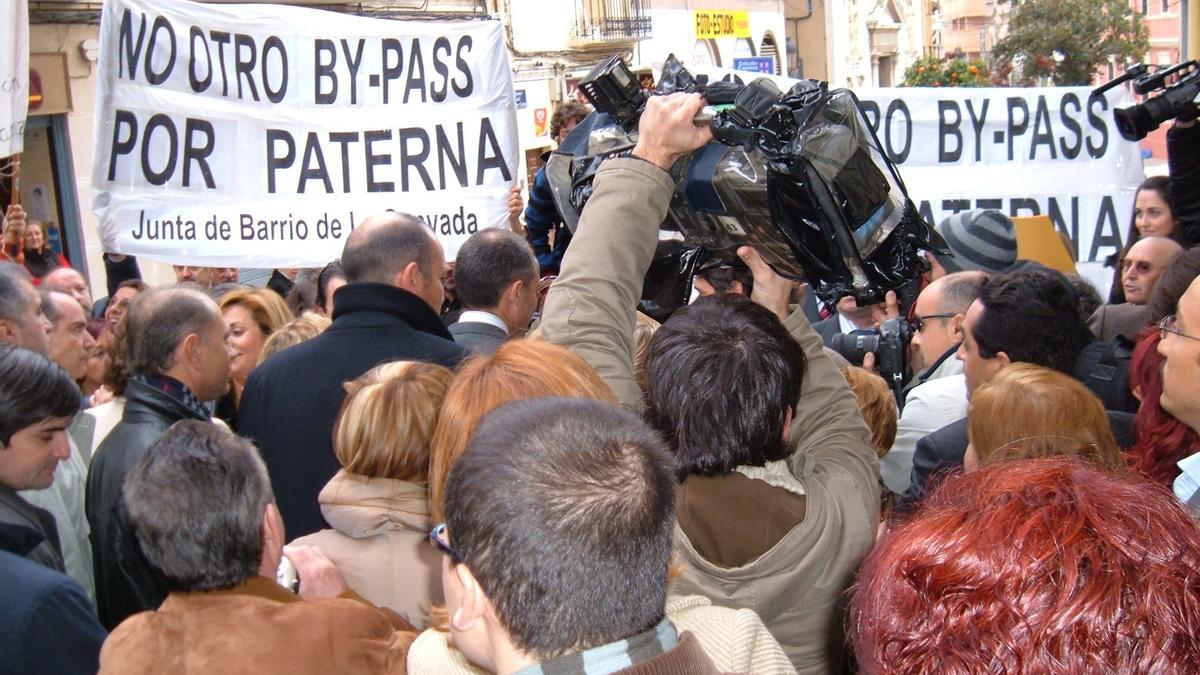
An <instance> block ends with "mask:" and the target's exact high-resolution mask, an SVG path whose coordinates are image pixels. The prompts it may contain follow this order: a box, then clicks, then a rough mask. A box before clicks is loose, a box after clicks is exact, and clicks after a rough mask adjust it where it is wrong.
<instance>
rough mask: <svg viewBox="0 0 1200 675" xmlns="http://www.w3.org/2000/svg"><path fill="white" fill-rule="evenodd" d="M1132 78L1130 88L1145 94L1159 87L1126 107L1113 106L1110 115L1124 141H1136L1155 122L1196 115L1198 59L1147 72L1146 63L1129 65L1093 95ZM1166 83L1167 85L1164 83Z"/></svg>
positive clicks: (1199, 96)
mask: <svg viewBox="0 0 1200 675" xmlns="http://www.w3.org/2000/svg"><path fill="white" fill-rule="evenodd" d="M1129 80H1133V90H1134V92H1136V93H1137V94H1138V95H1141V96H1145V95H1147V94H1149V93H1151V92H1153V91H1158V90H1162V93H1161V94H1159V95H1158V96H1153V97H1150V98H1147V99H1146V100H1144V101H1142V102H1141V103H1139V104H1137V105H1133V106H1129V107H1128V108H1117V109H1116V110H1114V111H1113V118H1114V119H1115V120H1116V123H1117V130H1118V131H1120V132H1121V137H1122V138H1124V139H1125V140H1128V141H1140V140H1142V139H1143V138H1145V137H1146V134H1148V133H1150V132H1151V131H1154V130H1155V129H1157V128H1158V125H1160V124H1162V123H1163V122H1165V121H1167V120H1169V119H1171V118H1173V117H1179V118H1184V119H1193V118H1195V117H1196V116H1197V115H1200V105H1198V104H1197V99H1200V62H1198V61H1184V62H1183V63H1179V64H1177V65H1174V66H1171V67H1169V68H1162V69H1158V70H1155V71H1154V72H1150V66H1147V65H1146V64H1144V63H1139V64H1137V65H1134V66H1130V67H1129V69H1128V70H1126V71H1125V72H1124V73H1122V74H1121V75H1120V76H1119V77H1117V78H1114V79H1113V80H1110V81H1108V82H1106V83H1104V84H1103V85H1101V86H1099V87H1097V88H1096V89H1095V90H1094V91H1093V92H1092V95H1093V96H1099V95H1101V94H1103V93H1104V92H1106V91H1108V90H1109V89H1112V88H1113V87H1115V86H1117V85H1119V84H1123V83H1125V82H1128V81H1129ZM1168 82H1170V84H1168Z"/></svg>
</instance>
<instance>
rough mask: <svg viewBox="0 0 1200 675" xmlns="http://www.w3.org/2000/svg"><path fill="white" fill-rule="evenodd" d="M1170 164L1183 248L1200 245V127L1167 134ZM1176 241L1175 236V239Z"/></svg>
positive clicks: (1173, 203) (1173, 207)
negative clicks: (1182, 235) (1182, 234)
mask: <svg viewBox="0 0 1200 675" xmlns="http://www.w3.org/2000/svg"><path fill="white" fill-rule="evenodd" d="M1167 165H1168V167H1169V168H1170V173H1171V211H1172V212H1173V213H1174V214H1175V218H1176V221H1177V225H1176V226H1177V227H1179V228H1180V229H1182V230H1183V233H1184V237H1183V238H1184V239H1185V240H1186V243H1185V242H1184V241H1180V243H1181V244H1183V245H1184V247H1185V248H1186V247H1188V246H1195V245H1197V244H1200V124H1197V125H1195V126H1191V127H1187V128H1183V127H1179V126H1175V125H1172V126H1171V128H1170V129H1169V130H1168V131H1167ZM1173 238H1174V237H1173Z"/></svg>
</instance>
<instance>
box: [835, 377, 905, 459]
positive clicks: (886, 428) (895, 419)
mask: <svg viewBox="0 0 1200 675" xmlns="http://www.w3.org/2000/svg"><path fill="white" fill-rule="evenodd" d="M842 377H844V378H846V383H847V384H849V385H850V391H852V392H854V399H855V400H856V401H857V402H858V410H859V412H861V413H862V416H863V420H865V421H866V423H867V427H868V428H869V429H870V430H871V447H873V448H875V454H877V455H879V456H880V457H883V456H884V455H886V454H887V453H888V451H889V450H891V449H892V444H893V443H895V442H896V431H897V427H898V425H899V416H900V415H899V412H898V411H897V410H896V398H895V397H894V396H892V390H891V389H889V388H888V385H887V382H886V381H884V379H883V378H882V377H880V376H878V375H876V374H875V373H872V372H869V371H867V370H865V369H863V368H860V367H858V366H847V367H845V368H842Z"/></svg>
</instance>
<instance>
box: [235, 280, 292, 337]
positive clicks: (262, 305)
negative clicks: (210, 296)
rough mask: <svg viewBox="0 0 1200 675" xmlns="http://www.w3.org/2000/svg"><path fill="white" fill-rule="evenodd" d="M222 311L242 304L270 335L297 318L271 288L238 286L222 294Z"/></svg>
mask: <svg viewBox="0 0 1200 675" xmlns="http://www.w3.org/2000/svg"><path fill="white" fill-rule="evenodd" d="M217 305H218V306H219V307H220V308H221V311H222V312H224V311H225V310H227V309H229V308H230V307H234V306H241V307H244V308H245V309H246V311H247V312H250V316H251V317H252V318H253V319H254V323H256V324H258V328H259V330H261V331H262V333H263V335H264V336H269V335H271V334H272V333H274V332H275V331H277V330H279V329H280V328H283V327H284V326H285V325H287V323H288V322H289V321H291V320H292V319H294V318H296V317H295V316H294V315H293V314H292V310H290V309H288V306H287V303H285V302H284V301H283V298H281V297H279V294H278V293H276V292H275V291H272V290H271V289H269V288H236V289H234V290H232V291H229V292H228V293H226V294H225V295H223V296H221V300H220V302H218V303H217Z"/></svg>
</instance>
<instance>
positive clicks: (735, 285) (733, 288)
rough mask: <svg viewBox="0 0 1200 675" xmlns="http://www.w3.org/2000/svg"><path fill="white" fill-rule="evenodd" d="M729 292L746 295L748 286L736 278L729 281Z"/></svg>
mask: <svg viewBox="0 0 1200 675" xmlns="http://www.w3.org/2000/svg"><path fill="white" fill-rule="evenodd" d="M728 292H729V293H730V294H733V295H745V294H746V287H745V286H743V285H742V282H740V281H738V280H737V279H734V280H733V281H731V282H729V291H728Z"/></svg>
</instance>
